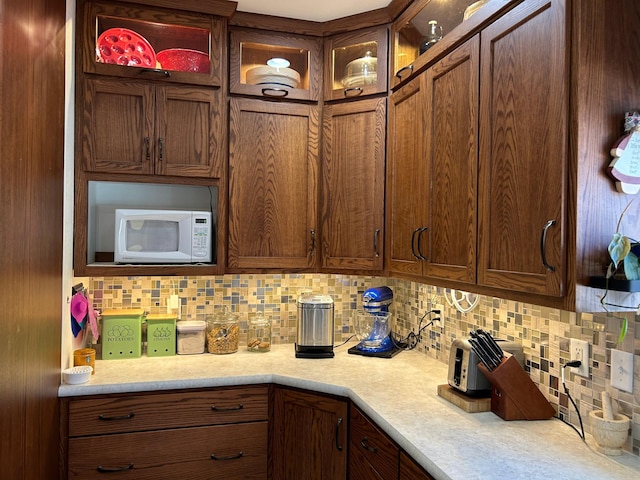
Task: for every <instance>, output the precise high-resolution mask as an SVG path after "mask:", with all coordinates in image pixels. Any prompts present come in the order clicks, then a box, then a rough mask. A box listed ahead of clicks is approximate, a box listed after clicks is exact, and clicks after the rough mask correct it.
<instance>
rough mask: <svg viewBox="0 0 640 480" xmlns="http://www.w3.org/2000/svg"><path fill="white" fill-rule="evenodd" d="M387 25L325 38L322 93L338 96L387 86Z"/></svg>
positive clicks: (381, 90) (372, 90) (379, 90)
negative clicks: (324, 72) (324, 74)
mask: <svg viewBox="0 0 640 480" xmlns="http://www.w3.org/2000/svg"><path fill="white" fill-rule="evenodd" d="M387 38H388V34H387V28H386V27H380V28H375V29H367V30H362V31H359V32H352V33H348V34H343V35H336V36H334V37H331V38H329V39H328V40H327V43H326V53H325V55H326V56H325V66H326V77H325V95H326V97H327V98H330V99H334V100H337V99H341V98H349V97H357V96H362V95H369V94H373V93H381V92H385V91H386V89H387V50H388V49H387V42H388V40H387Z"/></svg>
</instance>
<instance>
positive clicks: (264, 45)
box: [229, 29, 322, 101]
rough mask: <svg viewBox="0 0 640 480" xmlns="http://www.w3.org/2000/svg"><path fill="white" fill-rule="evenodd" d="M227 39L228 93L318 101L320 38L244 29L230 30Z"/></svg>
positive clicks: (320, 67)
mask: <svg viewBox="0 0 640 480" xmlns="http://www.w3.org/2000/svg"><path fill="white" fill-rule="evenodd" d="M230 39H231V43H230V45H229V49H230V64H229V90H230V92H231V93H238V94H244V95H257V96H261V97H272V98H284V97H286V98H290V99H296V100H313V101H317V100H318V98H319V93H320V80H321V71H322V65H321V61H322V57H321V51H322V41H321V40H320V39H317V38H313V37H305V36H296V35H289V34H283V33H276V32H266V33H263V32H256V31H251V30H243V29H234V30H232V31H231V35H230Z"/></svg>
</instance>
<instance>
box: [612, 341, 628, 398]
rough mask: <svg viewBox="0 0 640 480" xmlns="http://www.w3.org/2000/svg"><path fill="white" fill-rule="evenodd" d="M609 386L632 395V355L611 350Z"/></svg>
mask: <svg viewBox="0 0 640 480" xmlns="http://www.w3.org/2000/svg"><path fill="white" fill-rule="evenodd" d="M611 386H612V387H615V388H618V389H620V390H624V391H625V392H629V393H633V354H632V353H628V352H622V351H620V350H611Z"/></svg>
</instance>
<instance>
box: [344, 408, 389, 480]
mask: <svg viewBox="0 0 640 480" xmlns="http://www.w3.org/2000/svg"><path fill="white" fill-rule="evenodd" d="M349 438H350V441H351V450H350V452H349V471H350V472H352V471H359V470H360V469H361V468H362V466H361V465H359V464H361V463H362V462H366V463H368V464H370V465H371V467H372V469H373V470H374V471H375V472H376V473H377V474H378V475H379V476H380V478H385V479H392V478H394V479H395V478H397V477H398V461H399V454H400V449H399V448H398V446H397V445H396V444H395V443H394V442H393V441H392V440H391V439H390V438H389V437H388V436H387V435H386V434H385V433H384V432H383V431H382V430H380V429H379V428H378V427H377V426H376V425H375V424H374V423H373V422H371V421H370V420H369V419H368V418H367V417H366V416H365V415H364V414H363V413H362V412H361V411H360V410H359V409H358V408H357V407H355V406H352V407H351V409H350V413H349ZM364 469H365V470H370V469H369V468H366V467H365V468H364Z"/></svg>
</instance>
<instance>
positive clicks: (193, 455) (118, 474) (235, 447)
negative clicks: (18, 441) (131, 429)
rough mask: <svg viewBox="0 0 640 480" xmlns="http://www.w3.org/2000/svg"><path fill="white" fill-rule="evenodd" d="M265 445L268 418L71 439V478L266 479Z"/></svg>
mask: <svg viewBox="0 0 640 480" xmlns="http://www.w3.org/2000/svg"><path fill="white" fill-rule="evenodd" d="M267 444H268V427H267V422H257V423H249V424H242V425H217V426H209V427H192V428H179V429H173V430H158V431H154V432H139V433H124V434H114V435H98V436H93V437H82V438H71V439H69V467H68V473H69V475H68V478H69V479H82V480H91V479H104V478H105V476H104V474H105V473H109V474H108V478H109V479H115V480H118V479H135V480H164V479H167V480H169V479H171V480H175V479H189V480H199V479H202V480H205V479H207V480H217V479H220V480H222V479H224V480H233V479H252V480H258V479H266V478H267ZM214 457H215V458H214Z"/></svg>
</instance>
